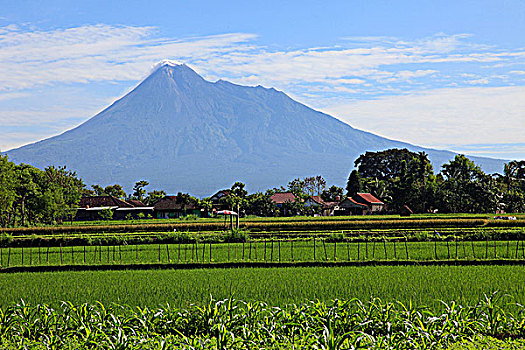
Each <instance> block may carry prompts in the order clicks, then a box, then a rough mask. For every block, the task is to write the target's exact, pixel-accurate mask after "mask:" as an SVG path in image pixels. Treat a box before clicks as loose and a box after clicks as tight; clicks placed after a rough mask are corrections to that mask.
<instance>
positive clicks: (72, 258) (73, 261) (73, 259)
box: [71, 246, 75, 264]
mask: <svg viewBox="0 0 525 350" xmlns="http://www.w3.org/2000/svg"><path fill="white" fill-rule="evenodd" d="M73 253H74V252H73V246H71V263H72V264H74V263H75V256H74V255H73Z"/></svg>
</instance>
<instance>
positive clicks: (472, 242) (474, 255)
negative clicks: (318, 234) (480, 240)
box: [470, 241, 476, 259]
mask: <svg viewBox="0 0 525 350" xmlns="http://www.w3.org/2000/svg"><path fill="white" fill-rule="evenodd" d="M470 245H471V246H472V257H473V258H474V259H476V253H475V252H474V241H470Z"/></svg>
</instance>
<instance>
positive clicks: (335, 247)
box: [334, 241, 337, 261]
mask: <svg viewBox="0 0 525 350" xmlns="http://www.w3.org/2000/svg"><path fill="white" fill-rule="evenodd" d="M336 260H337V241H334V261H336Z"/></svg>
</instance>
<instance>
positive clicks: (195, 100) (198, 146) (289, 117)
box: [7, 62, 503, 196]
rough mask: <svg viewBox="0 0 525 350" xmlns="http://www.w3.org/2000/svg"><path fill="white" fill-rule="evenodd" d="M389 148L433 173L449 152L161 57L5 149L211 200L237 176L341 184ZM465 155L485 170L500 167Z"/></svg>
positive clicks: (252, 180) (104, 178)
mask: <svg viewBox="0 0 525 350" xmlns="http://www.w3.org/2000/svg"><path fill="white" fill-rule="evenodd" d="M385 117H386V116H385ZM388 148H408V149H409V150H412V151H417V152H419V151H424V152H426V153H428V154H429V158H430V159H431V161H432V163H433V165H434V168H435V169H439V167H440V166H441V164H442V163H444V162H446V161H448V160H450V159H452V158H453V157H454V155H455V154H454V153H452V152H448V151H439V150H433V149H426V148H422V147H418V146H414V145H410V144H407V143H403V142H398V141H394V140H389V139H386V138H383V137H379V136H377V135H374V134H371V133H368V132H364V131H361V130H357V129H355V128H353V127H351V126H350V125H348V124H345V123H343V122H341V121H340V120H338V119H336V118H334V117H332V116H329V115H327V114H324V113H321V112H318V111H315V110H313V109H311V108H309V107H307V106H305V105H304V104H301V103H299V102H297V101H294V100H293V99H291V98H290V97H288V96H287V95H286V94H285V93H283V92H281V91H277V90H275V89H273V88H270V89H268V88H264V87H262V86H256V87H249V86H241V85H236V84H232V83H230V82H227V81H224V80H219V81H216V82H210V81H206V80H205V79H203V78H202V77H201V76H200V75H198V74H197V73H196V72H195V71H193V70H192V69H191V68H190V67H188V66H186V65H184V64H182V65H174V64H171V63H168V62H165V63H163V64H160V65H159V66H158V67H157V68H156V69H155V70H154V71H153V72H152V73H151V74H150V75H149V76H148V77H147V78H146V79H144V80H143V81H142V82H141V83H140V84H139V85H138V86H137V87H136V88H135V89H133V90H132V91H131V92H129V93H128V94H126V95H125V96H124V97H122V98H120V99H119V100H117V101H116V102H114V103H113V104H112V105H111V106H109V107H108V108H106V109H105V110H103V111H102V112H100V113H99V114H97V115H95V116H94V117H92V118H91V119H89V120H88V121H86V122H85V123H83V124H81V125H79V126H78V127H76V128H74V129H71V130H69V131H66V132H64V133H63V134H61V135H58V136H55V137H51V138H49V139H45V140H42V141H39V142H36V143H33V144H29V145H26V146H23V147H20V148H17V149H13V150H11V151H8V152H7V154H8V156H9V158H10V159H11V160H13V161H15V162H17V163H20V162H23V163H27V164H31V165H34V166H36V167H39V168H44V167H46V166H48V165H56V166H59V165H66V166H67V167H68V168H69V169H72V170H74V171H76V172H77V174H78V175H79V176H80V177H81V178H82V179H83V180H84V182H85V183H86V184H88V185H90V184H94V183H97V184H101V185H107V184H114V183H119V184H122V185H123V186H124V188H126V189H128V190H129V189H131V187H132V186H133V184H134V183H135V182H136V181H138V180H142V179H144V180H147V181H149V183H150V186H149V187H148V189H164V190H165V191H166V192H168V193H176V192H179V191H183V192H189V193H191V194H193V195H197V196H209V195H211V194H212V193H213V192H214V191H216V190H217V189H220V188H225V187H230V186H231V184H232V183H233V182H235V181H242V182H244V183H246V184H247V188H248V189H249V190H251V191H255V190H264V189H267V188H272V187H274V186H280V185H283V184H286V183H288V181H290V180H292V179H294V178H296V177H305V176H313V175H323V177H324V178H325V179H326V180H327V183H329V184H337V185H339V186H343V185H344V184H345V183H346V179H347V177H348V174H349V172H350V170H351V169H352V167H353V162H354V160H355V159H356V158H357V157H358V156H359V155H360V154H362V153H364V152H365V151H378V150H384V149H388ZM471 159H472V160H474V161H475V162H476V163H477V164H479V165H480V166H481V167H482V168H483V169H484V170H485V171H486V172H491V173H492V172H498V171H499V172H501V170H502V168H503V161H502V160H496V159H490V158H478V157H471Z"/></svg>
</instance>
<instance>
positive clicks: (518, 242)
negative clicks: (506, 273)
mask: <svg viewBox="0 0 525 350" xmlns="http://www.w3.org/2000/svg"><path fill="white" fill-rule="evenodd" d="M519 247H520V239H519V238H518V239H517V240H516V257H515V258H516V259H517V258H518V248H519Z"/></svg>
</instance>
